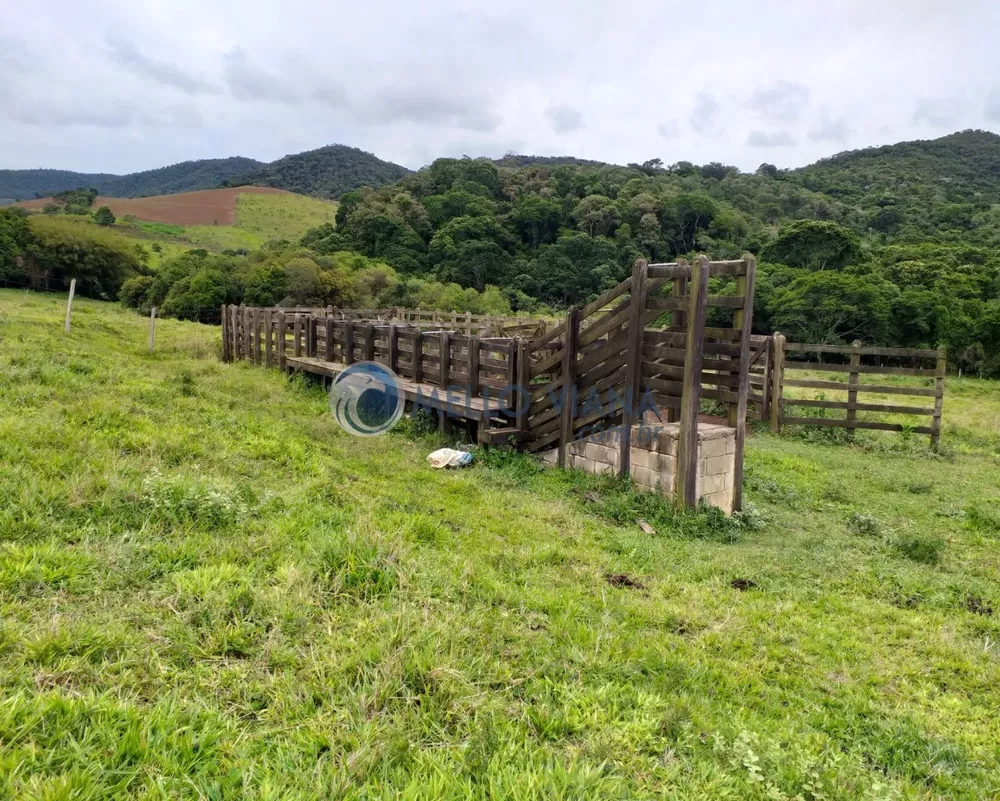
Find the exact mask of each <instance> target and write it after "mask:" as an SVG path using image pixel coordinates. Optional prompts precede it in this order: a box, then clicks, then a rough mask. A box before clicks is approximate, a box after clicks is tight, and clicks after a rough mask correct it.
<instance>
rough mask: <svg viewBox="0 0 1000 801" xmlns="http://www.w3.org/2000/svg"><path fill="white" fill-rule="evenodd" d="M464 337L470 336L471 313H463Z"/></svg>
mask: <svg viewBox="0 0 1000 801" xmlns="http://www.w3.org/2000/svg"><path fill="white" fill-rule="evenodd" d="M465 335H466V336H468V337H471V336H472V312H470V311H467V312H466V313H465Z"/></svg>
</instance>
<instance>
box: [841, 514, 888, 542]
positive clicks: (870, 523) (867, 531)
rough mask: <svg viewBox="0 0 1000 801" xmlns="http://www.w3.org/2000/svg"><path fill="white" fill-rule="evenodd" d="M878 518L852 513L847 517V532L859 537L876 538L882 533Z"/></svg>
mask: <svg viewBox="0 0 1000 801" xmlns="http://www.w3.org/2000/svg"><path fill="white" fill-rule="evenodd" d="M880 528H881V527H880V526H879V522H878V518H877V517H875V515H870V514H867V513H865V512H851V513H850V514H849V515H848V516H847V530H848V531H850V532H851V533H852V534H857V535H858V536H859V537H875V536H878V533H879V531H880Z"/></svg>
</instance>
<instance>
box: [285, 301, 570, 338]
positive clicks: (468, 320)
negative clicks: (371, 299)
mask: <svg viewBox="0 0 1000 801" xmlns="http://www.w3.org/2000/svg"><path fill="white" fill-rule="evenodd" d="M270 310H271V311H273V312H279V311H284V312H285V313H286V314H310V315H313V316H316V317H332V318H333V319H335V320H354V321H357V322H371V321H382V322H386V323H388V322H396V323H404V324H405V325H406V326H407V327H410V328H422V329H430V330H440V329H442V328H448V329H449V330H451V331H455V332H458V333H464V334H465V335H466V336H472V335H473V334H478V335H480V336H541V335H542V334H544V333H545V329H546V326H547V325H548V326H551V325H554V321H546V320H544V319H542V318H538V317H509V316H504V315H497V314H473V313H472V312H456V311H451V312H444V311H433V310H425V309H406V308H403V307H401V306H389V307H386V308H382V309H344V308H339V307H336V306H292V307H281V306H272V307H271V308H270Z"/></svg>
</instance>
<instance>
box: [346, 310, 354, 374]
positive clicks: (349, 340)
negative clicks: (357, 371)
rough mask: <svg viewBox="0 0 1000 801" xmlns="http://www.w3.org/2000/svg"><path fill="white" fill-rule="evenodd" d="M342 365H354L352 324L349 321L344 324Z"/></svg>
mask: <svg viewBox="0 0 1000 801" xmlns="http://www.w3.org/2000/svg"><path fill="white" fill-rule="evenodd" d="M344 364H345V365H347V366H350V365H352V364H354V323H352V322H351V321H350V320H347V321H345V322H344Z"/></svg>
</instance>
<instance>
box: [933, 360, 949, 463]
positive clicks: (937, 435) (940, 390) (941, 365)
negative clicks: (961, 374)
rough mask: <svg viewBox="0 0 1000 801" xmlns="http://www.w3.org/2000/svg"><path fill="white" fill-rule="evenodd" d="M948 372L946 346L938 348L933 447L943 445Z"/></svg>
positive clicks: (936, 447)
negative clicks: (942, 415)
mask: <svg viewBox="0 0 1000 801" xmlns="http://www.w3.org/2000/svg"><path fill="white" fill-rule="evenodd" d="M947 372H948V354H947V351H946V350H945V347H944V345H941V346H939V347H938V357H937V375H936V376H935V378H934V416H933V417H932V418H931V428H932V429H933V431H932V432H931V447H932V448H933V449H934V450H937V449H938V447H939V446H940V445H941V412H942V410H943V408H944V378H945V375H946V374H947Z"/></svg>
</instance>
